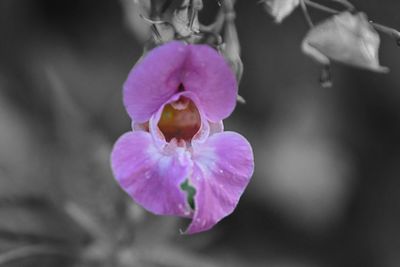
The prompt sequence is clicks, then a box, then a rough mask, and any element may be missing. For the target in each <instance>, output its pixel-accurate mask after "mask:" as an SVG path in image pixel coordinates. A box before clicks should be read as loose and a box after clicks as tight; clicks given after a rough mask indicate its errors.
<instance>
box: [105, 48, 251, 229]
mask: <svg viewBox="0 0 400 267" xmlns="http://www.w3.org/2000/svg"><path fill="white" fill-rule="evenodd" d="M236 95H237V83H236V80H235V78H234V75H233V73H232V72H231V70H230V69H229V66H228V65H227V63H226V62H225V61H224V59H223V57H221V56H220V55H219V54H218V53H217V52H216V51H215V50H214V49H212V48H210V47H209V46H206V45H186V44H184V43H182V42H178V41H174V42H170V43H167V44H165V45H162V46H160V47H158V48H155V49H154V50H152V51H151V52H150V53H148V54H147V56H146V57H144V58H143V59H142V61H141V62H139V63H138V64H137V65H136V66H135V67H134V68H133V70H132V71H131V73H130V74H129V76H128V79H127V81H126V83H125V85H124V93H123V99H124V104H125V107H126V109H127V112H128V114H129V116H130V117H131V119H132V120H133V123H132V128H133V131H131V132H128V133H125V134H124V135H122V136H121V137H120V138H119V140H118V141H117V142H116V144H115V146H114V148H113V151H112V155H111V162H112V169H113V172H114V175H115V177H116V179H117V181H118V182H119V184H120V185H121V187H122V188H123V189H124V190H125V191H126V192H127V193H128V194H129V195H130V196H131V197H132V198H133V200H134V201H136V202H137V203H139V204H140V205H141V206H142V207H144V208H145V209H146V210H148V211H150V212H152V213H154V214H158V215H173V216H180V217H187V218H192V222H191V224H190V225H189V227H188V229H187V230H186V233H189V234H192V233H197V232H201V231H205V230H208V229H210V228H212V227H213V226H214V225H215V224H216V223H217V222H218V221H220V220H221V219H222V218H224V217H226V216H227V215H229V214H230V213H231V212H232V211H233V210H234V209H235V207H236V205H237V203H238V201H239V198H240V196H241V195H242V193H243V191H244V189H245V188H246V186H247V184H248V182H249V180H250V177H251V175H252V173H253V169H254V162H253V154H252V149H251V146H250V144H249V143H248V142H247V140H246V139H245V138H244V137H242V136H241V135H239V134H237V133H235V132H224V131H223V123H222V120H223V119H224V118H226V117H227V116H229V115H230V114H231V112H232V111H233V109H234V107H235V104H236Z"/></svg>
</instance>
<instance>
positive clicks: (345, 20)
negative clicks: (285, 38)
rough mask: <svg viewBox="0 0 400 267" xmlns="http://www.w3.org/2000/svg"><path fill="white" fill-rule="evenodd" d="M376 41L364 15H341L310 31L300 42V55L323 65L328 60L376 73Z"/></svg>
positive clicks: (381, 70)
mask: <svg viewBox="0 0 400 267" xmlns="http://www.w3.org/2000/svg"><path fill="white" fill-rule="evenodd" d="M379 45H380V38H379V35H378V33H377V32H376V31H375V30H374V28H373V27H372V26H371V25H370V23H369V22H368V20H367V17H366V15H365V14H364V13H357V14H354V15H353V14H351V13H350V12H343V13H340V14H338V15H336V16H333V17H332V18H330V19H328V20H326V21H324V22H322V23H320V24H318V25H317V26H315V27H314V28H312V29H311V30H310V31H309V32H308V34H307V35H306V37H305V39H304V40H303V44H302V49H303V52H304V53H305V54H306V55H308V56H310V57H312V58H314V59H315V60H316V61H318V62H320V63H322V64H324V65H327V64H329V63H330V59H331V60H334V61H337V62H341V63H344V64H347V65H352V66H355V67H359V68H365V69H369V70H372V71H376V72H387V71H388V68H386V67H382V66H380V64H379V59H378V50H379Z"/></svg>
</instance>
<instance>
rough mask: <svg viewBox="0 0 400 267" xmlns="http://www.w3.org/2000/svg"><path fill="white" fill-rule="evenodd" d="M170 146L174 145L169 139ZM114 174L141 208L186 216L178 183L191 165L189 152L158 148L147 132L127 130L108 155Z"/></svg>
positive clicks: (182, 149) (187, 212)
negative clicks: (109, 155)
mask: <svg viewBox="0 0 400 267" xmlns="http://www.w3.org/2000/svg"><path fill="white" fill-rule="evenodd" d="M169 145H170V146H174V144H173V143H172V142H171V144H169ZM111 165H112V169H113V172H114V176H115V177H116V179H117V181H118V182H119V184H120V186H121V187H122V188H123V189H124V190H125V191H126V192H127V193H128V194H129V195H130V196H131V197H132V198H133V199H134V200H135V201H136V202H137V203H138V204H140V205H141V206H142V207H144V208H145V209H146V210H148V211H150V212H152V213H154V214H158V215H176V216H183V217H188V216H190V207H189V205H188V204H187V200H186V194H185V192H183V191H182V190H181V189H180V185H181V184H182V183H183V182H184V181H185V180H186V179H187V177H189V175H190V170H191V168H192V165H193V164H192V161H191V159H190V154H189V152H188V151H186V150H185V149H184V148H181V147H166V149H165V150H164V151H161V150H159V149H158V148H157V147H156V146H155V145H154V144H153V140H152V137H151V135H150V134H149V133H147V132H144V131H138V132H129V133H126V134H124V135H122V136H121V137H120V138H119V139H118V141H117V142H116V143H115V145H114V148H113V151H112V154H111Z"/></svg>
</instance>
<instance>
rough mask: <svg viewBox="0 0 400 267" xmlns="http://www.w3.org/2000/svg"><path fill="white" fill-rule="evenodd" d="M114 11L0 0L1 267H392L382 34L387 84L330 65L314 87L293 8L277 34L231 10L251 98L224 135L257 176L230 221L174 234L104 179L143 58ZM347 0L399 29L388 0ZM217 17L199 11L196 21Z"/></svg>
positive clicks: (388, 59) (125, 125)
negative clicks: (127, 89)
mask: <svg viewBox="0 0 400 267" xmlns="http://www.w3.org/2000/svg"><path fill="white" fill-rule="evenodd" d="M322 2H324V3H327V2H328V1H322ZM121 3H122V1H116V0H101V1H100V0H98V1H89V0H68V1H67V0H59V1H50V0H36V1H28V0H2V1H0V38H1V41H0V266H3V265H4V266H18V267H19V266H116V267H119V266H140V267H141V266H144V267H147V266H279V267H281V266H282V267H304V266H307V267H308V266H310V267H314V266H322V267H325V266H328V267H329V266H351V267H353V266H354V267H355V266H360V267H361V266H362V267H375V266H376V267H392V266H393V267H395V266H400V253H399V251H400V228H399V225H400V179H399V175H400V164H399V162H400V142H399V138H400V105H399V103H400V79H399V74H400V48H399V47H397V46H396V43H395V42H394V41H393V40H392V39H390V38H389V37H387V36H383V35H381V37H382V45H381V53H380V56H381V64H382V65H384V66H388V67H389V68H390V69H391V72H390V73H389V74H376V73H372V72H368V71H365V70H358V69H354V68H350V67H347V66H343V65H339V64H338V65H334V66H333V70H332V75H333V80H334V86H333V87H332V88H328V89H327V88H321V87H320V85H319V84H318V76H319V71H320V66H318V65H316V64H314V62H313V61H312V60H311V59H309V58H307V57H306V56H304V55H303V54H302V53H301V49H300V44H301V41H302V38H303V37H304V35H305V34H306V32H307V25H306V23H305V22H304V19H303V18H302V16H301V12H300V11H299V10H297V11H295V13H294V14H293V15H292V16H290V17H289V18H288V19H287V20H285V21H284V23H283V24H282V25H276V24H274V23H273V21H272V19H271V18H270V17H269V16H268V15H267V14H266V13H265V11H264V10H263V9H262V7H261V6H260V5H258V4H257V1H244V0H241V1H238V3H237V6H236V10H237V28H238V32H239V38H240V41H241V45H242V60H243V63H244V76H243V80H242V82H241V85H240V94H241V95H242V96H243V97H244V98H245V99H246V101H247V104H245V105H241V104H239V105H238V106H237V108H236V111H235V112H234V113H233V115H232V116H231V117H230V118H229V119H228V120H227V121H226V122H225V128H226V129H228V130H234V131H238V132H240V133H241V134H243V135H244V136H246V137H247V138H248V140H249V141H250V143H251V144H252V146H253V149H254V153H255V159H256V171H255V175H254V176H253V178H252V182H251V184H250V186H249V187H248V189H247V190H246V192H245V194H244V195H243V197H242V199H241V202H240V203H239V205H238V207H237V209H236V211H235V212H234V214H232V215H231V216H229V217H227V218H226V219H224V220H223V221H222V222H220V223H219V224H218V225H217V226H216V227H214V229H212V230H211V231H209V232H207V233H203V234H199V235H195V236H184V235H180V234H179V229H180V228H182V229H183V228H184V227H185V225H186V224H187V222H186V221H183V220H179V219H176V218H167V217H156V216H153V215H151V214H148V213H146V212H145V211H143V210H142V209H141V208H140V207H138V206H136V205H135V204H134V203H132V201H130V200H128V199H127V196H125V194H124V193H123V192H122V190H120V189H119V188H118V186H117V184H116V182H115V181H114V178H113V176H112V174H111V170H110V166H109V165H110V164H109V153H110V150H111V147H112V145H113V143H114V142H115V140H116V139H117V138H118V137H119V136H120V135H121V134H122V133H124V132H126V131H128V130H129V128H130V121H129V119H128V116H127V114H126V113H125V110H124V108H123V105H122V95H121V86H122V84H123V82H124V80H125V78H126V76H127V74H128V72H129V70H130V69H131V68H132V66H133V65H134V64H135V62H136V60H137V59H138V58H139V57H140V56H141V53H142V50H143V44H142V41H141V39H140V38H137V36H135V35H134V34H133V33H132V29H131V27H128V25H127V20H126V14H127V12H126V10H125V9H124V6H123V5H122V4H121ZM352 3H354V4H355V5H356V6H357V7H358V8H359V9H360V10H362V11H365V12H367V13H368V15H369V17H370V18H371V19H373V20H375V21H378V22H380V23H382V24H385V25H389V26H392V27H394V28H397V29H400V16H399V14H398V10H399V8H400V4H399V3H398V1H397V0H391V1H388V0H386V1H384V2H383V1H378V0H369V1H366V0H363V1H361V0H358V1H352ZM217 9H218V5H217V4H216V2H215V1H212V0H208V1H205V6H204V10H203V12H202V14H201V16H202V17H201V18H202V20H203V21H212V17H211V16H212V14H215V13H216V10H217ZM312 15H313V17H314V18H315V20H316V21H318V20H319V19H321V18H323V17H324V16H323V14H321V13H318V12H315V13H314V12H312ZM10 252H11V253H10ZM2 264H3V265H2Z"/></svg>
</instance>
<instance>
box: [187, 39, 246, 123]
mask: <svg viewBox="0 0 400 267" xmlns="http://www.w3.org/2000/svg"><path fill="white" fill-rule="evenodd" d="M188 47H189V50H190V54H189V56H188V58H187V60H186V63H185V73H184V75H183V77H182V84H183V85H184V87H185V89H186V90H188V91H191V92H194V93H195V94H196V95H197V97H198V98H199V100H200V103H201V105H202V108H203V110H204V112H205V114H206V116H207V118H208V119H209V120H210V121H212V122H217V121H219V120H222V119H225V118H226V117H228V116H229V115H230V114H231V113H232V111H233V109H234V108H235V105H236V96H237V91H238V86H237V82H236V78H235V75H234V74H233V72H232V70H231V69H230V67H229V65H228V63H227V62H226V61H225V59H224V58H223V57H222V56H221V55H220V54H218V52H217V51H215V50H214V49H213V48H211V47H209V46H207V45H190V46H188Z"/></svg>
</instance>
